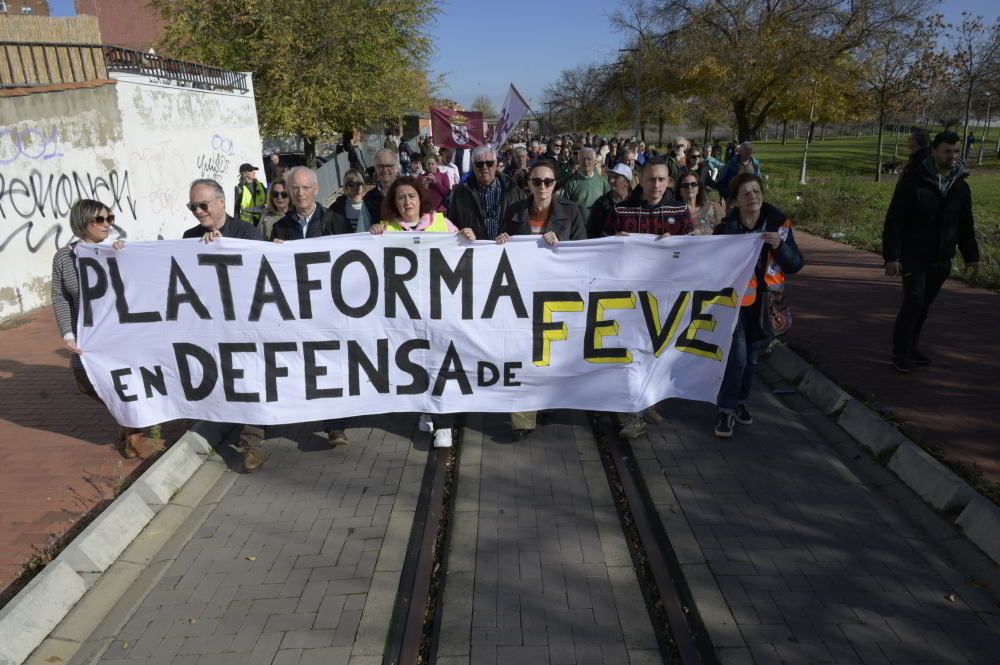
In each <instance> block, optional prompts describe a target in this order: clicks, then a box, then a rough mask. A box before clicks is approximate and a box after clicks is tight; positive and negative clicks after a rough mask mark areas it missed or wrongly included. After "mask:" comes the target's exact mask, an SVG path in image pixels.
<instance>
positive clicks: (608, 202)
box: [587, 192, 624, 238]
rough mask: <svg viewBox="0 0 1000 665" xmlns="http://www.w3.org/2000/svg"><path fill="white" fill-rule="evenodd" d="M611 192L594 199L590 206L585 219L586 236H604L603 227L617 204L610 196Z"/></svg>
mask: <svg viewBox="0 0 1000 665" xmlns="http://www.w3.org/2000/svg"><path fill="white" fill-rule="evenodd" d="M613 194H614V192H608V193H607V194H604V195H603V196H601V198H599V199H597V200H596V201H594V205H592V206H590V218H589V219H588V220H587V237H588V238H600V237H602V236H604V227H605V226H607V224H608V217H610V216H611V211H612V210H614V209H615V206H617V205H619V204H618V203H615V201H614V199H612V198H611V196H612V195H613ZM622 203H624V201H622Z"/></svg>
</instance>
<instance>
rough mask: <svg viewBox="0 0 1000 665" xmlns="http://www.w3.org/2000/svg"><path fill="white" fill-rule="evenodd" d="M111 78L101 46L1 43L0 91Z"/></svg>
mask: <svg viewBox="0 0 1000 665" xmlns="http://www.w3.org/2000/svg"><path fill="white" fill-rule="evenodd" d="M106 78H108V69H107V67H106V66H105V63H104V52H103V47H102V46H101V45H100V44H47V43H44V42H0V88H17V87H34V86H41V85H53V84H56V83H80V82H83V81H94V80H98V79H106Z"/></svg>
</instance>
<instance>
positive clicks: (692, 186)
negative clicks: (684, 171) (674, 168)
mask: <svg viewBox="0 0 1000 665" xmlns="http://www.w3.org/2000/svg"><path fill="white" fill-rule="evenodd" d="M696 187H698V183H696V182H682V183H681V189H695V188H696Z"/></svg>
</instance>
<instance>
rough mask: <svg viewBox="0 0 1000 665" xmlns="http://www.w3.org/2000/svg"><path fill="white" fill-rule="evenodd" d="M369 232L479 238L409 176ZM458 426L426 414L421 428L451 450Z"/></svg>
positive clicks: (396, 184) (398, 182)
mask: <svg viewBox="0 0 1000 665" xmlns="http://www.w3.org/2000/svg"><path fill="white" fill-rule="evenodd" d="M369 231H370V233H372V234H373V235H381V234H383V233H393V232H398V231H422V232H425V233H426V232H430V233H457V234H459V235H461V236H462V237H463V238H465V239H466V240H475V239H476V236H475V234H474V233H473V232H472V229H463V230H461V231H459V230H458V229H457V228H456V227H455V225H454V224H452V223H451V220H449V219H448V218H447V217H445V216H444V214H442V213H440V212H434V211H433V210H432V209H431V205H430V200H429V198H428V197H427V190H426V189H425V188H424V184H423V183H422V182H421V181H420V178H414V177H413V176H407V175H404V176H400V177H398V178H396V179H395V180H393V182H392V184H391V185H390V186H389V190H388V191H387V192H386V193H385V198H384V199H382V221H380V222H379V223H378V224H373V225H372V227H371V229H369ZM454 424H455V416H454V414H451V413H442V414H438V415H436V416H433V417H432V416H431V415H430V414H428V413H422V414H420V421H419V425H418V426H419V428H420V431H422V432H433V433H434V447H435V448H451V443H452V432H451V429H452V427H453V426H454Z"/></svg>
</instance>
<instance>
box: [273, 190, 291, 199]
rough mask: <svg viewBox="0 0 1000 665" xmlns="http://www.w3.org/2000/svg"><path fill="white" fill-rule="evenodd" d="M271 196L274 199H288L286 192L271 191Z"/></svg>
mask: <svg viewBox="0 0 1000 665" xmlns="http://www.w3.org/2000/svg"><path fill="white" fill-rule="evenodd" d="M271 196H273V197H274V198H276V199H287V198H288V192H279V191H273V192H271Z"/></svg>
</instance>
